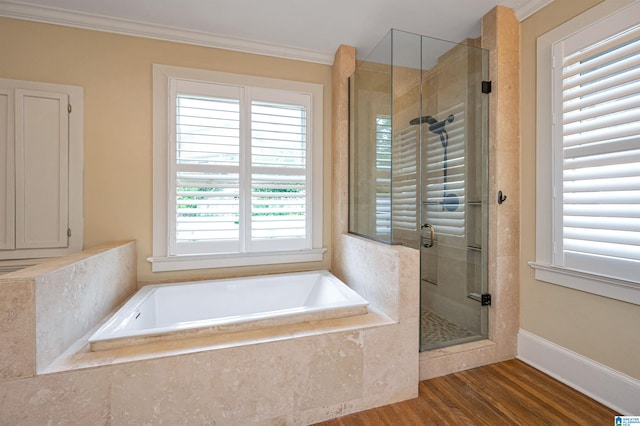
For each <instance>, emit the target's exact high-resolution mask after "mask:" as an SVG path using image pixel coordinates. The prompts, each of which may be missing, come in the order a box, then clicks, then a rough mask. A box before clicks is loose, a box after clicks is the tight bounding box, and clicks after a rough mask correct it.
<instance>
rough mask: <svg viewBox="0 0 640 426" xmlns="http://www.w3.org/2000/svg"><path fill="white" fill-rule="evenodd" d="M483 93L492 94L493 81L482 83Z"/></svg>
mask: <svg viewBox="0 0 640 426" xmlns="http://www.w3.org/2000/svg"><path fill="white" fill-rule="evenodd" d="M482 93H491V81H486V80H484V81H483V82H482Z"/></svg>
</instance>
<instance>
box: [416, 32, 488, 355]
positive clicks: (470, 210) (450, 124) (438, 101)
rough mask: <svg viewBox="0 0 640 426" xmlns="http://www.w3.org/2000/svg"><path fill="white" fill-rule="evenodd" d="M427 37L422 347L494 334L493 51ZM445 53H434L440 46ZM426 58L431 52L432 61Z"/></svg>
mask: <svg viewBox="0 0 640 426" xmlns="http://www.w3.org/2000/svg"><path fill="white" fill-rule="evenodd" d="M442 43H445V42H442V41H440V40H433V39H429V38H426V37H425V38H423V44H422V49H423V53H422V57H423V77H422V90H421V96H422V102H421V106H422V111H423V115H422V116H421V117H419V118H418V119H417V120H416V122H417V124H419V125H420V132H421V140H422V147H421V157H422V180H421V209H420V210H421V216H420V217H421V221H420V228H421V229H420V254H421V271H420V277H421V283H420V286H421V287H420V288H421V333H420V348H421V350H429V349H436V348H440V347H444V346H450V345H455V344H459V343H465V342H469V341H473V340H478V339H482V338H486V337H487V333H488V327H487V322H488V319H487V314H488V312H487V307H486V306H483V303H482V299H483V298H482V295H483V294H486V292H487V254H486V241H487V225H488V221H487V196H486V194H487V185H488V173H487V169H488V167H487V158H488V155H487V148H486V147H487V125H486V122H487V120H486V117H487V95H486V94H484V93H482V81H483V80H486V70H487V68H488V67H487V59H488V57H487V52H486V51H485V50H483V49H481V48H479V47H476V46H474V44H479V42H478V41H474V40H471V41H468V44H456V45H453V44H452V45H451V46H450V48H449V49H448V50H446V52H445V53H441V52H442V50H443V46H442ZM434 51H437V52H440V53H439V54H438V55H437V56H435V57H434V55H433V54H432V52H434ZM425 58H428V59H427V60H425Z"/></svg>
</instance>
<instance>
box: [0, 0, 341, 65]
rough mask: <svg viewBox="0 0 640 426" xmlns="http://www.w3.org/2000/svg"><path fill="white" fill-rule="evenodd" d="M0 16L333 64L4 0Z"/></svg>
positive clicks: (294, 51) (328, 57)
mask: <svg viewBox="0 0 640 426" xmlns="http://www.w3.org/2000/svg"><path fill="white" fill-rule="evenodd" d="M0 16H3V17H7V18H14V19H22V20H26V21H35V22H42V23H46V24H54V25H63V26H67V27H74V28H82V29H86V30H94V31H103V32H109V33H116V34H123V35H129V36H135V37H145V38H152V39H156V40H164V41H172V42H177V43H185V44H193V45H197V46H204V47H212V48H217V49H226V50H234V51H238V52H245V53H252V54H256V55H266V56H274V57H277V58H284V59H294V60H299V61H305V62H315V63H320V64H328V65H330V64H332V63H333V54H329V53H324V52H318V51H314V50H308V49H300V48H295V47H288V46H280V45H276V44H270V43H263V42H259V41H252V40H245V39H240V38H234V37H226V36H221V35H217V34H212V33H206V32H200V31H190V30H184V29H179V28H174V27H167V26H162V25H155V24H149V23H145V22H138V21H131V20H126V19H119V18H111V17H106V16H102V15H95V14H90V13H81V12H72V11H68V10H62V9H56V8H50V7H44V6H37V5H30V4H25V3H18V2H12V1H5V0H0Z"/></svg>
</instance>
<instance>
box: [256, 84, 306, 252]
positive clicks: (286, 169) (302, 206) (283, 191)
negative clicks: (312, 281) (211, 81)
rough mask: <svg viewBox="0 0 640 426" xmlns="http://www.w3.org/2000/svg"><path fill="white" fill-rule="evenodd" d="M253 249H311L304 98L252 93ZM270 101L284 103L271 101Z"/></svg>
mask: <svg viewBox="0 0 640 426" xmlns="http://www.w3.org/2000/svg"><path fill="white" fill-rule="evenodd" d="M252 98H253V99H252V101H251V247H252V250H261V251H264V250H280V249H289V250H291V249H305V248H311V239H310V234H309V233H310V230H311V223H310V219H311V217H310V215H309V214H308V211H310V204H311V202H310V200H311V198H310V194H309V191H310V185H309V176H310V174H309V173H310V168H309V167H307V164H308V157H309V153H308V144H307V140H308V126H307V120H308V111H309V108H310V104H311V98H310V96H308V95H298V94H287V96H286V97H285V96H284V94H282V93H274V92H273V91H266V90H256V89H253V90H252ZM269 98H278V99H282V100H283V102H272V101H268V100H262V99H269Z"/></svg>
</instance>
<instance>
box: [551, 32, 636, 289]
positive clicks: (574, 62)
mask: <svg viewBox="0 0 640 426" xmlns="http://www.w3.org/2000/svg"><path fill="white" fill-rule="evenodd" d="M571 41H572V40H571V39H570V40H568V41H567V42H565V43H561V44H558V45H556V47H555V51H556V52H555V53H556V55H554V56H555V58H556V60H557V61H560V60H561V61H562V62H561V64H558V65H560V66H556V68H555V73H556V75H557V76H558V80H559V81H561V84H562V88H561V93H558V96H562V104H561V105H562V110H561V111H558V112H557V113H556V115H557V116H556V124H555V125H556V127H558V129H557V130H556V132H557V133H556V135H557V142H558V155H557V167H558V169H561V170H559V171H558V175H559V176H560V175H561V176H562V181H561V182H558V183H557V185H556V195H555V196H556V203H557V205H556V206H554V209H555V210H557V211H558V215H560V214H561V215H562V216H561V220H558V222H557V228H558V229H556V230H555V232H556V251H555V255H556V259H555V261H556V263H557V264H560V265H564V266H565V267H568V268H572V269H577V270H582V271H594V272H599V273H602V274H605V275H609V276H612V277H616V278H622V279H627V280H636V281H640V90H639V87H640V86H639V84H640V25H635V26H634V27H631V28H629V29H624V30H623V31H620V32H618V33H616V34H614V35H613V36H610V37H607V38H606V39H604V40H602V41H600V42H597V43H594V44H591V45H588V46H584V47H582V46H581V43H576V44H575V46H572V43H571ZM558 105H560V102H558ZM560 142H561V143H560ZM560 149H561V151H560ZM559 219H560V218H559ZM560 224H562V226H560Z"/></svg>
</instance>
